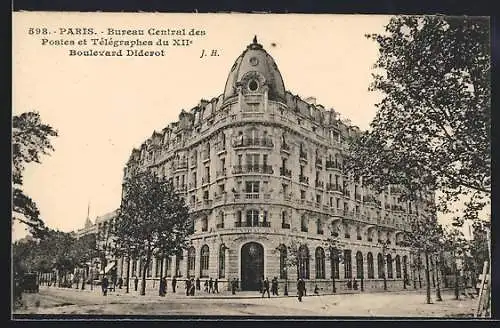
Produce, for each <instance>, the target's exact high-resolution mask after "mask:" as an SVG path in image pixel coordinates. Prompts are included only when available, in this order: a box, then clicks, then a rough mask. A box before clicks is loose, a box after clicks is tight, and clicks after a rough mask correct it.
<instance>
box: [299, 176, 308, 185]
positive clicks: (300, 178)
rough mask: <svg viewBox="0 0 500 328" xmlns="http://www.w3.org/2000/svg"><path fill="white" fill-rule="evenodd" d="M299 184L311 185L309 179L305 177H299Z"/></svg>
mask: <svg viewBox="0 0 500 328" xmlns="http://www.w3.org/2000/svg"><path fill="white" fill-rule="evenodd" d="M299 182H301V183H306V184H309V177H306V176H305V175H299Z"/></svg>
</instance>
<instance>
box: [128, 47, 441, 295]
mask: <svg viewBox="0 0 500 328" xmlns="http://www.w3.org/2000/svg"><path fill="white" fill-rule="evenodd" d="M356 133H359V129H358V128H356V127H354V126H351V125H349V124H347V123H344V122H342V121H340V120H339V119H338V114H337V113H336V112H335V111H334V110H333V109H325V108H324V107H323V106H321V105H319V104H316V103H315V100H314V99H311V98H309V99H306V100H303V99H301V98H300V97H298V96H296V95H293V94H292V93H290V92H288V91H286V90H285V85H284V82H283V79H282V76H281V74H280V71H279V70H278V67H277V65H276V63H275V61H274V59H273V58H272V57H271V56H270V55H269V54H268V53H267V52H266V51H265V50H264V49H263V47H262V45H260V44H259V43H258V42H257V40H256V38H255V39H254V40H253V42H252V43H251V44H250V45H248V46H247V48H246V49H245V50H244V51H243V53H242V54H241V55H240V56H239V57H238V58H237V59H236V61H235V63H234V65H233V66H232V67H231V70H230V72H229V76H228V78H227V82H226V85H225V89H224V93H223V94H222V95H220V96H219V97H217V98H213V99H212V100H210V101H207V100H201V101H200V103H199V104H198V105H197V106H196V107H194V108H192V109H191V110H189V111H184V110H183V111H182V112H181V113H180V115H179V121H178V122H175V123H172V124H170V125H169V126H167V127H166V128H164V129H163V130H162V131H161V132H154V133H153V135H152V136H151V138H149V139H148V140H146V141H145V142H144V143H143V144H142V146H141V147H140V148H139V149H134V150H133V152H132V155H131V157H130V160H129V161H128V163H127V166H126V168H125V178H126V177H127V176H128V175H129V173H130V172H132V171H133V170H135V169H137V168H139V169H145V170H152V171H154V172H156V173H158V174H160V175H162V176H167V177H169V178H171V179H172V181H173V183H174V186H175V187H176V188H177V190H178V192H179V193H181V194H182V195H183V196H184V197H185V200H186V202H187V204H188V206H189V208H190V211H191V217H192V224H193V231H194V232H193V234H192V235H191V237H190V242H191V246H190V247H189V249H188V250H186V251H185V253H184V254H182V255H179V256H174V257H172V258H168V259H156V260H154V261H153V263H152V264H151V266H150V270H149V271H150V272H148V274H147V275H148V277H151V278H154V277H155V274H156V275H158V274H159V273H158V267H159V266H160V263H161V262H160V261H164V268H165V269H166V272H165V274H164V275H166V276H167V277H172V276H173V275H176V276H177V277H182V278H178V279H184V278H185V277H194V278H197V277H200V278H201V279H202V284H203V281H204V280H205V279H208V278H212V279H215V278H218V279H219V286H220V287H219V288H226V287H229V284H227V281H228V280H232V279H234V278H237V279H238V280H239V282H240V285H239V288H240V289H241V290H258V288H259V279H260V278H262V277H268V278H269V279H270V280H271V279H272V278H273V277H277V278H278V279H279V284H280V285H279V288H280V293H282V292H283V287H284V284H285V283H286V282H287V280H288V283H289V289H290V290H291V291H292V290H294V289H295V285H296V284H295V283H294V282H295V281H296V279H297V277H298V275H300V276H302V277H303V278H304V279H305V280H306V286H307V289H308V291H310V293H312V291H313V289H314V286H315V285H317V286H318V288H319V289H320V292H323V293H327V292H331V291H332V283H333V279H335V283H336V288H337V290H342V289H345V288H347V281H349V280H351V281H352V279H356V280H357V282H358V286H359V285H360V284H361V280H363V287H364V290H370V289H382V288H383V276H384V274H387V276H386V277H387V286H388V289H395V288H403V285H404V282H403V277H405V275H406V277H407V278H408V281H409V282H408V288H412V287H413V286H411V287H410V284H411V285H413V283H412V280H415V281H416V280H417V279H418V280H420V281H421V283H422V284H424V283H425V281H424V275H423V271H420V272H418V270H416V269H415V266H412V263H414V262H415V259H416V258H415V259H414V256H412V252H411V250H410V249H408V248H405V247H402V246H400V243H401V241H402V240H403V239H404V235H405V233H409V232H410V231H409V220H410V217H411V216H412V215H415V213H416V211H417V210H418V208H419V206H420V205H421V204H420V205H419V204H408V203H404V204H403V203H400V202H399V201H398V192H399V191H398V189H397V188H396V187H392V188H390V189H388V190H387V192H385V193H383V194H381V195H376V194H374V193H372V192H370V190H368V189H367V188H365V187H363V185H362V184H361V183H359V181H358V182H355V181H351V180H349V179H348V178H347V177H346V176H345V175H344V174H343V154H344V151H345V147H344V142H345V140H346V138H347V137H348V136H350V135H352V134H356ZM431 196H432V195H430V196H429V198H428V199H426V200H422V204H423V203H425V202H426V201H431V200H432V197H431ZM332 237H333V238H337V239H338V240H339V242H341V243H342V245H343V246H342V248H343V250H342V251H341V252H343V253H342V255H343V256H342V258H343V259H341V260H338V258H339V257H336V256H335V257H332V256H331V254H330V251H329V248H328V247H327V246H326V244H325V241H326V239H327V238H332ZM292 240H294V241H296V243H298V244H300V245H301V246H300V252H299V254H300V257H299V266H298V270H297V269H295V267H292V268H290V267H288V268H287V267H286V265H285V261H286V258H287V254H286V251H285V250H284V248H283V245H290V243H291V242H292ZM382 244H386V245H387V247H385V248H384V247H381V245H382ZM134 270H135V271H134ZM139 270H140V265H137V264H136V263H133V265H132V271H133V272H132V274H131V275H132V276H133V275H134V274H139V273H140V272H139ZM297 271H299V272H297ZM156 278H159V277H156ZM417 285H418V283H417ZM358 288H359V287H358Z"/></svg>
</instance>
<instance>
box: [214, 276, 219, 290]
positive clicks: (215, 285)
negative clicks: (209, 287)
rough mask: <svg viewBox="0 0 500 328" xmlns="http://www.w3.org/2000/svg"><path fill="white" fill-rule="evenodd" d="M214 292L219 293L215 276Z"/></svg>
mask: <svg viewBox="0 0 500 328" xmlns="http://www.w3.org/2000/svg"><path fill="white" fill-rule="evenodd" d="M214 293H217V294H219V280H218V279H217V278H215V281H214Z"/></svg>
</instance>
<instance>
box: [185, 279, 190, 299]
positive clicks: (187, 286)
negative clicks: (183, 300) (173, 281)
mask: <svg viewBox="0 0 500 328" xmlns="http://www.w3.org/2000/svg"><path fill="white" fill-rule="evenodd" d="M190 292H191V280H189V278H186V296H189V294H190Z"/></svg>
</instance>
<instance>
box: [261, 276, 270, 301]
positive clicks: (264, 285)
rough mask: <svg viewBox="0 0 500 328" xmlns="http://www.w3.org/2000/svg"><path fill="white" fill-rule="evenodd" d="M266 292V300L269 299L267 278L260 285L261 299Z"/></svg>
mask: <svg viewBox="0 0 500 328" xmlns="http://www.w3.org/2000/svg"><path fill="white" fill-rule="evenodd" d="M266 292H267V298H271V295H269V279H267V278H266V279H265V280H264V283H263V285H262V297H264V295H265V294H266Z"/></svg>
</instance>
